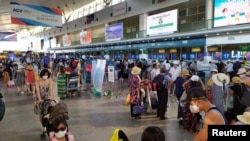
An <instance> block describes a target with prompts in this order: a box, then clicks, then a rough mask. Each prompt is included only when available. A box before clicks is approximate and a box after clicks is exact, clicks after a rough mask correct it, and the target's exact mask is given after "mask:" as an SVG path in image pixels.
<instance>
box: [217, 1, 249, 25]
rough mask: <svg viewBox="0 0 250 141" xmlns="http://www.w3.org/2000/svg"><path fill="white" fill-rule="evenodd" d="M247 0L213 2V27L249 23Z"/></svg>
mask: <svg viewBox="0 0 250 141" xmlns="http://www.w3.org/2000/svg"><path fill="white" fill-rule="evenodd" d="M249 2H250V1H249V0H214V18H213V19H214V27H220V26H229V25H237V24H244V23H249V22H250V4H249Z"/></svg>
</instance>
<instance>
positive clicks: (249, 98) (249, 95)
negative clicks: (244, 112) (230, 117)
mask: <svg viewBox="0 0 250 141" xmlns="http://www.w3.org/2000/svg"><path fill="white" fill-rule="evenodd" d="M235 97H236V98H237V99H238V100H239V101H240V104H242V105H245V106H250V90H248V89H246V90H245V92H244V93H243V95H242V96H241V98H239V96H237V95H235Z"/></svg>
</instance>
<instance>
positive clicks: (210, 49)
mask: <svg viewBox="0 0 250 141" xmlns="http://www.w3.org/2000/svg"><path fill="white" fill-rule="evenodd" d="M207 51H218V48H217V47H209V48H207Z"/></svg>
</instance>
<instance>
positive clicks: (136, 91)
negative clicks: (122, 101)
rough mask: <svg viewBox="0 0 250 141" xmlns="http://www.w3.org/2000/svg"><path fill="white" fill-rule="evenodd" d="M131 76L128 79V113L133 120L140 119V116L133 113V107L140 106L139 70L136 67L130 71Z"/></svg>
mask: <svg viewBox="0 0 250 141" xmlns="http://www.w3.org/2000/svg"><path fill="white" fill-rule="evenodd" d="M131 74H132V76H131V77H130V80H129V83H130V113H131V117H132V118H135V119H141V115H140V114H134V113H133V107H134V106H136V105H138V104H139V105H140V104H141V100H140V84H141V78H140V74H141V69H140V68H139V67H137V66H134V67H133V68H132V70H131Z"/></svg>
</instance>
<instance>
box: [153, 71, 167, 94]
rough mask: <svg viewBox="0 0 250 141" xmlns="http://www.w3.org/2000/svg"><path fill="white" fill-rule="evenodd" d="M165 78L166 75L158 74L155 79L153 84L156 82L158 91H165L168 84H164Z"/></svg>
mask: <svg viewBox="0 0 250 141" xmlns="http://www.w3.org/2000/svg"><path fill="white" fill-rule="evenodd" d="M164 78H165V75H161V74H158V75H157V76H155V78H154V79H153V81H152V83H153V85H154V84H156V91H159V92H163V91H164V90H165V88H166V86H165V84H163V81H164ZM153 88H154V87H153Z"/></svg>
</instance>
